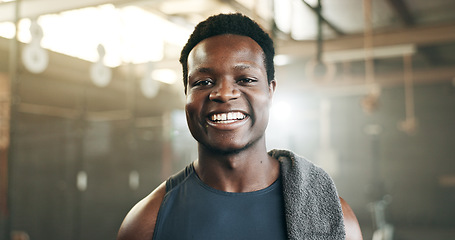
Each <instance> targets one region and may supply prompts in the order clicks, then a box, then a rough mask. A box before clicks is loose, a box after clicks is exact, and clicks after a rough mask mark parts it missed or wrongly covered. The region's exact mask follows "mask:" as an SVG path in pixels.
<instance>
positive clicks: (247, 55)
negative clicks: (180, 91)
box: [187, 34, 266, 80]
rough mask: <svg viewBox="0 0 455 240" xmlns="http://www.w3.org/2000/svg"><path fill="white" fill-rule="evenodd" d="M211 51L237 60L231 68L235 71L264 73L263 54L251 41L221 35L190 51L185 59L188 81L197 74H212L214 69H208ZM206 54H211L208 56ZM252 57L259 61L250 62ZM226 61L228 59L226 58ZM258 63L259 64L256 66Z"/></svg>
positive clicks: (204, 41) (247, 38) (205, 40)
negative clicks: (258, 71)
mask: <svg viewBox="0 0 455 240" xmlns="http://www.w3.org/2000/svg"><path fill="white" fill-rule="evenodd" d="M213 49H216V52H218V53H219V52H222V53H224V52H225V53H226V54H230V55H233V56H235V57H236V59H238V60H237V61H238V62H236V63H235V66H233V67H232V68H233V70H235V71H242V70H251V69H253V70H254V69H258V70H260V71H266V64H265V54H264V52H263V50H262V48H261V47H260V46H259V45H258V44H257V43H256V42H255V41H254V40H253V39H251V38H250V37H247V36H241V35H234V34H223V35H217V36H213V37H210V38H207V39H204V40H203V41H201V42H200V43H198V44H197V45H196V46H195V47H194V48H193V49H192V50H191V52H190V53H189V56H188V59H187V63H188V65H187V67H188V78H189V79H190V78H191V77H192V75H194V74H198V73H208V74H213V73H214V71H215V69H213V68H212V67H213V66H212V67H209V66H210V65H211V63H212V61H213V59H212V58H213ZM208 52H210V53H211V54H208ZM258 53H259V54H258ZM252 56H254V58H260V59H257V60H259V61H256V62H255V61H251V57H252ZM226 59H229V58H228V57H227V56H226ZM242 59H244V62H242ZM218 61H219V59H218ZM258 62H260V63H261V64H257V63H258ZM223 64H224V63H223ZM206 65H207V66H206ZM189 79H188V80H189Z"/></svg>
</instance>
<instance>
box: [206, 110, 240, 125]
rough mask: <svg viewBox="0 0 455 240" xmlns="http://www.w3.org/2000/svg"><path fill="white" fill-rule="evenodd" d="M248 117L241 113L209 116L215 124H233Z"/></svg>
mask: <svg viewBox="0 0 455 240" xmlns="http://www.w3.org/2000/svg"><path fill="white" fill-rule="evenodd" d="M246 117H247V116H246V115H245V114H243V113H241V112H228V113H217V114H212V115H211V116H209V119H210V121H212V122H214V123H232V122H235V121H239V120H243V119H245V118H246Z"/></svg>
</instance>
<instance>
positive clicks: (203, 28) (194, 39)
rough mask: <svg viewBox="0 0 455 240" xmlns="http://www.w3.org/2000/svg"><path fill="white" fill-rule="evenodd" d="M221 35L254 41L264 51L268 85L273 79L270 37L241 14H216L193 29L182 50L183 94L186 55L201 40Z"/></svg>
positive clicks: (186, 67)
mask: <svg viewBox="0 0 455 240" xmlns="http://www.w3.org/2000/svg"><path fill="white" fill-rule="evenodd" d="M222 34H236V35H242V36H247V37H250V38H251V39H253V40H254V41H256V43H258V45H259V46H260V47H261V48H262V51H264V55H265V56H264V62H265V69H266V71H267V80H268V82H269V84H270V82H271V81H272V80H274V79H275V66H274V63H273V58H274V56H275V49H274V47H273V40H272V39H271V38H270V36H269V35H268V34H267V33H266V32H265V31H264V30H263V29H262V28H261V27H260V26H259V24H258V23H256V22H255V21H253V20H252V19H251V18H249V17H247V16H245V15H243V14H241V13H230V14H218V15H214V16H211V17H209V18H207V19H206V20H205V21H202V22H200V23H199V24H198V25H197V26H196V27H195V28H194V31H193V33H192V34H191V36H190V38H189V39H188V42H187V43H186V45H185V46H184V47H183V49H182V52H181V54H180V63H181V64H182V68H183V84H184V86H185V93H186V88H187V83H188V55H189V54H190V52H191V50H192V49H193V48H194V47H195V46H196V45H197V44H198V43H199V42H201V41H202V40H204V39H206V38H209V37H213V36H217V35H222Z"/></svg>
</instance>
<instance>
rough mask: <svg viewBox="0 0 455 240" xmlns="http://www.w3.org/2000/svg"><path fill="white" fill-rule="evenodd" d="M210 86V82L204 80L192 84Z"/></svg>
mask: <svg viewBox="0 0 455 240" xmlns="http://www.w3.org/2000/svg"><path fill="white" fill-rule="evenodd" d="M211 84H213V82H212V80H210V79H205V80H201V81H197V82H196V83H194V86H209V85H211Z"/></svg>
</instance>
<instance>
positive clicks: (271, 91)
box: [269, 79, 276, 98]
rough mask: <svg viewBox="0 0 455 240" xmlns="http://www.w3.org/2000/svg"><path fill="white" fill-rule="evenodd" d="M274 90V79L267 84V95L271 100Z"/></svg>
mask: <svg viewBox="0 0 455 240" xmlns="http://www.w3.org/2000/svg"><path fill="white" fill-rule="evenodd" d="M275 88H276V81H275V79H273V80H272V81H270V83H269V95H270V97H271V98H272V97H273V94H274V93H275Z"/></svg>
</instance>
